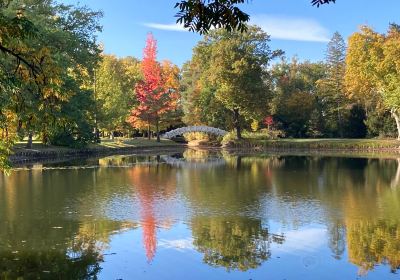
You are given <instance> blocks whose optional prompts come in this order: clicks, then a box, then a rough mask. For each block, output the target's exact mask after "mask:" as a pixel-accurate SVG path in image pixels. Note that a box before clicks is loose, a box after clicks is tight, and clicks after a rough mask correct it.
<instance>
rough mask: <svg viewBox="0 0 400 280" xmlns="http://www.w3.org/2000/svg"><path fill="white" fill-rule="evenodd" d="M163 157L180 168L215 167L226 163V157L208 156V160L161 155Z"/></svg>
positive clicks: (166, 161)
mask: <svg viewBox="0 0 400 280" xmlns="http://www.w3.org/2000/svg"><path fill="white" fill-rule="evenodd" d="M161 158H162V160H163V161H164V162H165V163H166V164H168V165H171V166H174V167H179V168H196V169H197V168H210V167H213V168H214V167H218V166H223V165H226V161H225V159H224V158H207V160H206V161H204V159H198V160H196V159H192V160H186V159H184V158H174V157H171V156H161Z"/></svg>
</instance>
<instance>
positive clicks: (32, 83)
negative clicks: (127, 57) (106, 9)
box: [0, 0, 101, 148]
mask: <svg viewBox="0 0 400 280" xmlns="http://www.w3.org/2000/svg"><path fill="white" fill-rule="evenodd" d="M0 13H1V16H0V17H1V20H3V21H4V24H5V26H4V27H3V26H2V30H1V32H0V36H1V38H0V41H1V45H2V47H3V48H2V50H3V53H4V56H2V57H1V58H0V63H1V65H2V67H3V69H5V70H4V72H5V73H7V75H5V76H4V75H1V77H0V78H2V80H3V81H4V82H5V83H4V84H8V85H10V86H9V88H11V91H10V93H11V95H10V98H9V99H8V102H9V104H8V106H7V108H13V109H12V112H13V113H14V114H15V120H14V121H13V122H12V123H10V124H9V126H10V127H14V128H15V130H16V131H17V133H18V134H19V135H20V137H21V138H23V137H24V136H25V135H28V145H27V146H28V148H29V147H30V146H31V143H32V136H33V134H37V135H38V134H40V136H41V138H42V142H43V143H45V144H47V143H49V142H51V141H52V139H55V138H58V136H59V135H60V134H66V135H69V136H71V139H74V140H79V141H80V140H82V139H83V138H82V137H81V136H82V135H83V134H86V132H85V131H87V128H88V126H90V122H91V115H90V114H89V115H87V114H85V117H84V118H80V119H79V122H77V121H76V120H77V119H74V118H70V116H69V114H70V113H69V112H67V111H68V110H65V109H66V107H68V106H70V105H71V104H75V105H77V106H80V105H79V104H80V103H79V102H72V103H71V104H68V100H70V99H71V98H77V97H78V96H79V98H80V97H82V96H81V95H85V97H83V98H88V99H91V98H92V97H91V94H92V92H91V91H90V90H88V86H89V85H90V83H88V81H90V79H91V76H92V69H93V68H94V65H95V64H96V62H97V59H98V54H99V47H98V45H97V43H96V35H95V33H96V32H97V31H100V30H101V28H100V26H99V25H98V19H99V17H100V16H101V13H99V12H93V11H91V10H89V9H88V8H86V7H75V6H72V5H68V6H67V5H63V4H56V3H54V2H53V1H45V0H38V1H28V0H26V1H8V4H7V5H5V6H2V9H1V11H0ZM15 14H16V16H15ZM15 22H17V24H15ZM13 28H14V29H13ZM15 28H16V29H15ZM10 30H14V33H12V32H11V31H10ZM10 32H11V33H10ZM4 49H6V50H4ZM15 54H17V56H16V55H15ZM3 81H2V82H3ZM69 108H71V107H69ZM89 108H90V107H89ZM62 112H64V114H62ZM80 117H82V116H80ZM83 122H85V123H83Z"/></svg>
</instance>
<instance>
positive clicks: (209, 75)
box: [195, 26, 281, 139]
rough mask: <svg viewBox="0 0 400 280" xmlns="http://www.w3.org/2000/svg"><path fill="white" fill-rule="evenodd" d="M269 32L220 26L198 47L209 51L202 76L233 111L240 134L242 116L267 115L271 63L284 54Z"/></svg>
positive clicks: (256, 116) (238, 136) (218, 97)
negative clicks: (275, 47) (273, 47)
mask: <svg viewBox="0 0 400 280" xmlns="http://www.w3.org/2000/svg"><path fill="white" fill-rule="evenodd" d="M268 42H269V36H268V35H267V34H266V33H265V32H264V31H262V30H261V29H260V28H259V27H256V26H250V27H248V30H247V31H246V32H228V31H226V30H223V29H220V30H215V31H212V32H210V33H209V34H208V35H206V36H205V37H204V39H203V40H202V41H201V42H199V44H198V47H197V48H196V49H195V52H196V51H199V52H205V55H204V58H205V59H206V60H205V61H203V64H204V66H205V68H204V69H202V73H201V78H200V79H202V80H203V81H204V83H205V84H207V85H208V87H210V90H211V92H212V93H213V94H214V96H215V98H216V99H217V100H218V101H219V102H220V103H221V104H222V105H223V106H224V107H225V108H226V109H227V110H229V111H230V112H231V113H232V116H233V125H234V127H235V129H236V135H237V138H238V139H240V138H241V125H240V119H241V117H242V116H243V117H245V118H246V119H260V120H261V119H262V117H263V116H266V115H267V111H268V101H269V99H270V97H271V87H270V86H271V83H270V79H268V71H267V67H268V65H269V63H270V61H271V60H272V59H273V58H274V57H276V56H278V55H280V54H281V51H272V50H271V49H270V48H269V46H268Z"/></svg>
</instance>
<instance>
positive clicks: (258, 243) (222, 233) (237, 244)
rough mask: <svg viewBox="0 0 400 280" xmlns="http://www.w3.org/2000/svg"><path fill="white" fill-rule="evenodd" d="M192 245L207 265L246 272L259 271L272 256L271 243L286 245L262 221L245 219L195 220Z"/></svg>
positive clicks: (282, 238) (201, 218) (199, 218)
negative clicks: (258, 268)
mask: <svg viewBox="0 0 400 280" xmlns="http://www.w3.org/2000/svg"><path fill="white" fill-rule="evenodd" d="M191 228H192V234H193V238H194V242H193V244H194V245H195V246H196V248H197V250H198V251H199V252H201V253H203V254H204V257H203V260H204V262H205V263H207V264H209V265H212V266H222V267H225V268H227V269H228V270H231V269H239V270H242V271H246V270H248V269H251V268H257V267H258V266H260V265H261V264H262V263H263V262H264V261H266V260H268V258H269V257H270V256H271V251H270V244H271V242H277V243H279V244H281V243H283V242H284V240H285V238H284V236H281V235H275V234H270V233H269V231H268V228H264V227H263V226H262V224H261V221H260V220H256V219H249V218H245V217H236V218H224V217H214V218H212V217H196V218H194V219H193V220H192V222H191Z"/></svg>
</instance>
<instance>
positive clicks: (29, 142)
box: [26, 131, 33, 149]
mask: <svg viewBox="0 0 400 280" xmlns="http://www.w3.org/2000/svg"><path fill="white" fill-rule="evenodd" d="M32 138H33V133H32V131H29V133H28V143H26V148H27V149H32V142H33V141H32Z"/></svg>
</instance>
